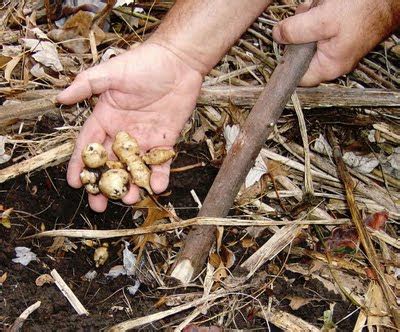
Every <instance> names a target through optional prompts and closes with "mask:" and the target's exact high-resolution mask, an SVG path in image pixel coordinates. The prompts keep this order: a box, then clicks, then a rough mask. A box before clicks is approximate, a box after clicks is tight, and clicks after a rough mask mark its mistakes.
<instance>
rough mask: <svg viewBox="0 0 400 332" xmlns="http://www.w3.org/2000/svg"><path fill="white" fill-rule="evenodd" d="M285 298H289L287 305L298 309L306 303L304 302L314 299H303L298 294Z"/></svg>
mask: <svg viewBox="0 0 400 332" xmlns="http://www.w3.org/2000/svg"><path fill="white" fill-rule="evenodd" d="M286 298H287V299H289V300H290V303H289V306H290V308H291V309H292V310H298V309H300V308H301V307H302V306H303V305H306V304H308V303H310V302H312V301H314V299H305V298H303V297H300V296H288V297H286Z"/></svg>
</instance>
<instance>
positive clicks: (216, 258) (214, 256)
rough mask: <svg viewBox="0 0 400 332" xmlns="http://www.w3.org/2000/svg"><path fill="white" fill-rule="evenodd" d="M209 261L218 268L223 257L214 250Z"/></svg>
mask: <svg viewBox="0 0 400 332" xmlns="http://www.w3.org/2000/svg"><path fill="white" fill-rule="evenodd" d="M209 263H210V264H211V265H212V266H213V267H214V268H218V267H219V266H220V264H221V257H219V255H218V254H217V253H216V252H212V253H211V254H210V257H209Z"/></svg>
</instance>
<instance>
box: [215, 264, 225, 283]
mask: <svg viewBox="0 0 400 332" xmlns="http://www.w3.org/2000/svg"><path fill="white" fill-rule="evenodd" d="M227 276H228V271H227V269H226V267H225V265H224V263H223V262H222V261H221V263H220V264H219V266H218V268H217V269H216V270H215V272H214V278H213V279H214V281H215V282H220V281H221V280H223V279H225V278H226V277H227Z"/></svg>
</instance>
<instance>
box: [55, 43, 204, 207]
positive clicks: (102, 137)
mask: <svg viewBox="0 0 400 332" xmlns="http://www.w3.org/2000/svg"><path fill="white" fill-rule="evenodd" d="M201 83H202V75H201V74H200V73H199V72H198V71H197V70H195V69H193V68H192V67H191V66H189V65H188V64H186V63H185V62H184V61H182V60H181V59H180V58H179V57H177V56H176V55H175V54H174V53H172V52H171V51H169V50H168V49H166V48H165V47H163V46H160V45H157V44H152V43H144V44H142V45H140V46H139V47H137V48H136V49H134V50H130V51H127V52H126V53H123V54H121V55H119V56H117V57H115V58H112V59H110V60H108V61H107V62H104V63H102V64H100V65H97V66H95V67H93V68H90V69H88V70H86V71H84V72H82V73H80V74H79V75H78V76H77V77H76V78H75V80H74V82H73V83H72V84H71V86H69V87H68V88H67V89H66V90H64V91H63V92H61V93H60V94H59V95H58V97H57V100H58V102H60V103H63V104H74V103H76V102H79V101H81V100H83V99H85V98H88V97H90V96H91V95H92V94H100V97H99V101H98V103H97V105H96V107H95V108H94V110H93V113H92V114H91V115H90V116H89V118H88V119H87V120H86V122H85V124H84V125H83V127H82V129H81V131H80V134H79V136H78V139H77V141H76V144H75V149H74V152H73V154H72V156H71V160H70V162H69V165H68V171H67V180H68V183H69V185H70V186H72V187H74V188H80V187H81V186H82V183H81V181H80V178H79V173H80V172H81V171H82V169H83V167H84V165H83V162H82V159H81V151H82V149H83V148H84V147H85V146H86V145H87V144H88V143H92V142H98V143H102V144H103V145H104V146H105V148H106V149H107V151H108V153H109V157H110V158H112V159H115V155H114V154H113V152H112V149H111V145H112V142H113V141H114V137H115V135H116V134H117V133H118V132H119V131H122V130H124V131H127V132H128V133H129V134H131V135H132V136H133V137H135V138H136V140H137V141H138V143H139V146H140V147H141V149H142V150H143V151H147V150H149V149H152V148H155V147H167V148H172V147H173V145H174V144H175V142H176V140H177V138H178V136H179V134H180V132H181V129H182V128H183V126H184V124H185V122H186V121H187V120H188V118H189V117H190V115H191V113H192V111H193V109H194V107H195V104H196V99H197V96H198V94H199V92H200V87H201ZM151 168H152V175H151V179H150V185H151V188H152V189H153V191H154V192H155V193H160V192H162V191H164V190H165V189H166V188H167V186H168V182H169V171H170V162H167V163H165V164H163V165H154V166H152V167H151ZM138 200H139V189H138V187H137V186H135V185H131V186H130V190H129V192H128V194H127V195H126V196H125V197H124V198H123V202H124V203H126V204H133V203H135V202H137V201H138ZM89 204H90V206H91V208H92V209H93V210H94V211H97V212H103V211H104V210H105V209H106V207H107V198H106V197H105V196H103V195H101V194H99V195H90V194H89Z"/></svg>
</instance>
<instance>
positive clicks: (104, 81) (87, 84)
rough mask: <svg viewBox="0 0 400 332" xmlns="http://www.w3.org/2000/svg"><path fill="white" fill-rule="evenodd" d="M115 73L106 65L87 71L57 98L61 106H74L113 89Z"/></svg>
mask: <svg viewBox="0 0 400 332" xmlns="http://www.w3.org/2000/svg"><path fill="white" fill-rule="evenodd" d="M111 76H113V72H110V70H109V64H108V63H104V64H100V65H97V66H95V67H93V68H90V69H87V70H85V71H83V72H81V73H80V74H79V75H78V76H76V78H75V80H74V81H73V82H72V84H71V85H70V86H69V87H68V88H66V89H65V90H64V91H62V92H60V93H59V94H58V96H57V101H58V102H59V103H61V104H67V105H69V104H74V103H77V102H80V101H82V100H84V99H86V98H89V97H90V96H92V95H93V94H100V93H102V92H104V91H106V90H108V89H110V88H111V84H112V81H113V78H112V77H111Z"/></svg>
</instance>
